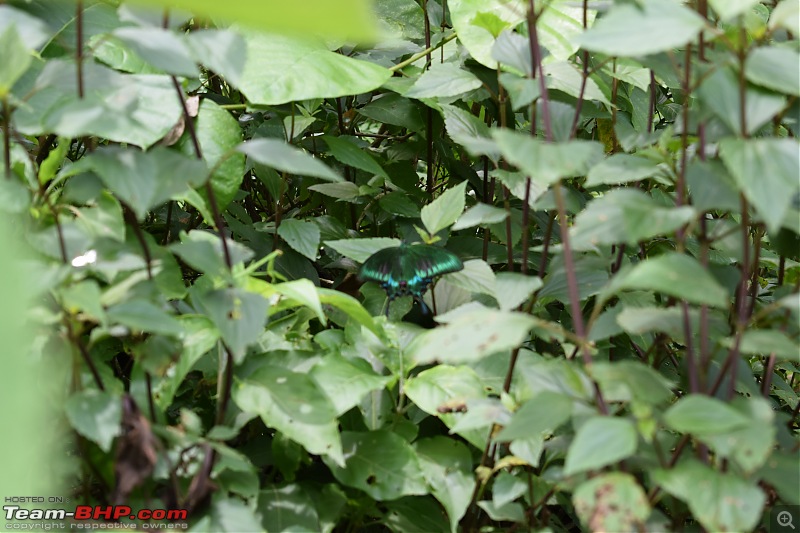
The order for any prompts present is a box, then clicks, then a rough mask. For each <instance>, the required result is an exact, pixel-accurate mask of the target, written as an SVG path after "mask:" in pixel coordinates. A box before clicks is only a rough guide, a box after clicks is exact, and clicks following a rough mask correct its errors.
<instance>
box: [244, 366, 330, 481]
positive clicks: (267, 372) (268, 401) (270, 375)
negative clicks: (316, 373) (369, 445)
mask: <svg viewBox="0 0 800 533" xmlns="http://www.w3.org/2000/svg"><path fill="white" fill-rule="evenodd" d="M233 400H234V401H235V402H236V405H238V406H239V408H240V409H242V411H244V412H246V413H252V414H256V415H258V416H260V417H261V420H263V422H264V424H266V425H267V426H269V427H271V428H275V429H277V430H278V431H280V432H281V433H283V434H284V435H285V436H287V437H288V438H290V439H292V440H293V441H295V442H297V443H299V444H301V445H302V446H303V447H304V448H305V449H306V450H307V451H308V452H309V453H313V454H315V455H323V456H326V457H328V458H330V459H331V462H332V463H334V464H336V465H340V466H344V464H345V460H344V456H343V455H342V442H341V440H340V437H339V431H338V429H337V422H336V409H335V408H334V406H333V404H332V403H331V401H330V400H329V399H328V397H327V395H326V394H325V392H324V391H323V390H322V389H320V388H319V386H318V385H317V384H316V382H315V381H314V380H313V379H311V377H310V376H308V375H306V374H300V373H297V372H292V371H290V370H287V369H285V368H279V367H275V366H267V365H265V366H262V367H261V368H259V369H258V370H256V371H255V372H254V373H253V374H251V375H250V376H249V377H248V378H247V379H246V380H244V381H242V382H241V383H239V385H238V386H237V387H235V388H234V392H233Z"/></svg>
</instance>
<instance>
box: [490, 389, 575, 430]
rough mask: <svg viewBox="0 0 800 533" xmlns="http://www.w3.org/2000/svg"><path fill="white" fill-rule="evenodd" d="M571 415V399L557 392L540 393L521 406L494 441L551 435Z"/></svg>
mask: <svg viewBox="0 0 800 533" xmlns="http://www.w3.org/2000/svg"><path fill="white" fill-rule="evenodd" d="M571 414H572V398H569V397H568V396H565V395H563V394H560V393H557V392H551V391H541V392H539V393H538V394H535V395H534V396H533V398H531V399H530V400H528V401H526V402H525V403H523V404H522V406H521V407H520V408H519V409H518V410H517V412H515V413H514V416H512V418H511V422H509V423H508V424H507V425H506V427H504V428H503V430H502V431H501V432H500V433H499V434H498V435H497V436H496V437H495V440H497V441H498V442H507V441H511V440H516V439H528V438H531V437H541V436H543V435H545V436H546V435H547V434H553V433H554V432H555V430H556V429H558V427H559V426H561V425H562V424H563V423H565V422H566V421H567V420H569V417H570V415H571Z"/></svg>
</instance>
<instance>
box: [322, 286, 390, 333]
mask: <svg viewBox="0 0 800 533" xmlns="http://www.w3.org/2000/svg"><path fill="white" fill-rule="evenodd" d="M317 294H318V295H319V300H320V302H321V303H322V304H323V305H332V306H333V307H336V308H337V309H339V310H341V311H343V312H344V313H346V314H347V315H348V316H349V317H350V318H352V319H353V320H355V321H356V322H357V323H359V324H361V325H362V326H364V327H365V328H367V329H368V330H370V331H371V332H372V333H374V334H375V335H377V336H378V337H382V336H383V331H382V330H381V329H380V328H379V327H378V326H377V325H376V324H375V320H374V319H373V318H372V315H370V314H369V313H368V312H367V310H366V309H364V307H363V306H362V305H361V302H359V301H358V300H356V299H355V298H353V297H352V296H350V295H349V294H345V293H343V292H341V291H336V290H333V289H323V288H317Z"/></svg>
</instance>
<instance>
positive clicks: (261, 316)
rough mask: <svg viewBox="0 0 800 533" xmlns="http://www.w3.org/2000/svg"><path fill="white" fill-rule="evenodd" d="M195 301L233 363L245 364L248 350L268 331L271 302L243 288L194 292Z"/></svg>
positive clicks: (193, 298)
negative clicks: (209, 321)
mask: <svg viewBox="0 0 800 533" xmlns="http://www.w3.org/2000/svg"><path fill="white" fill-rule="evenodd" d="M192 302H193V303H194V304H195V305H196V306H197V307H198V308H199V309H200V310H201V311H203V313H205V315H206V316H208V318H210V319H211V321H212V322H213V323H214V325H215V326H216V327H217V329H218V330H219V333H220V335H221V337H222V340H223V341H224V342H225V344H226V346H227V347H228V348H229V349H230V351H231V355H232V356H233V360H234V361H235V362H236V363H241V362H242V360H243V359H244V356H245V353H246V350H247V347H248V346H249V345H251V344H253V343H254V342H256V340H258V337H259V336H260V335H261V333H262V331H263V330H264V323H265V322H266V320H267V309H268V308H269V302H267V300H266V299H265V298H264V297H263V296H261V295H260V294H254V293H252V292H245V291H243V290H241V289H220V290H212V291H207V292H201V291H199V290H194V291H193V292H192Z"/></svg>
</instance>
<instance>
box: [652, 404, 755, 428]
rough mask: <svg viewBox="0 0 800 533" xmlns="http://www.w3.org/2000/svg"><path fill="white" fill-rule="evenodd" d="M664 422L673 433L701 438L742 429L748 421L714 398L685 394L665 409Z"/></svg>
mask: <svg viewBox="0 0 800 533" xmlns="http://www.w3.org/2000/svg"><path fill="white" fill-rule="evenodd" d="M664 422H666V423H667V425H668V426H670V427H671V428H672V429H674V430H675V431H680V432H682V433H692V434H695V435H698V436H701V437H702V436H703V435H714V434H718V433H725V432H727V431H731V430H734V429H739V428H742V427H744V426H746V425H747V424H749V423H750V420H749V419H748V418H747V417H746V416H744V415H743V414H742V413H740V412H739V411H737V410H736V409H734V408H733V407H731V406H729V405H728V404H726V403H724V402H722V401H720V400H717V399H716V398H711V397H709V396H704V395H701V394H687V395H686V396H683V397H682V398H681V399H680V400H678V401H677V402H676V403H675V404H674V405H673V406H672V407H670V408H669V409H667V411H666V412H665V413H664Z"/></svg>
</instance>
